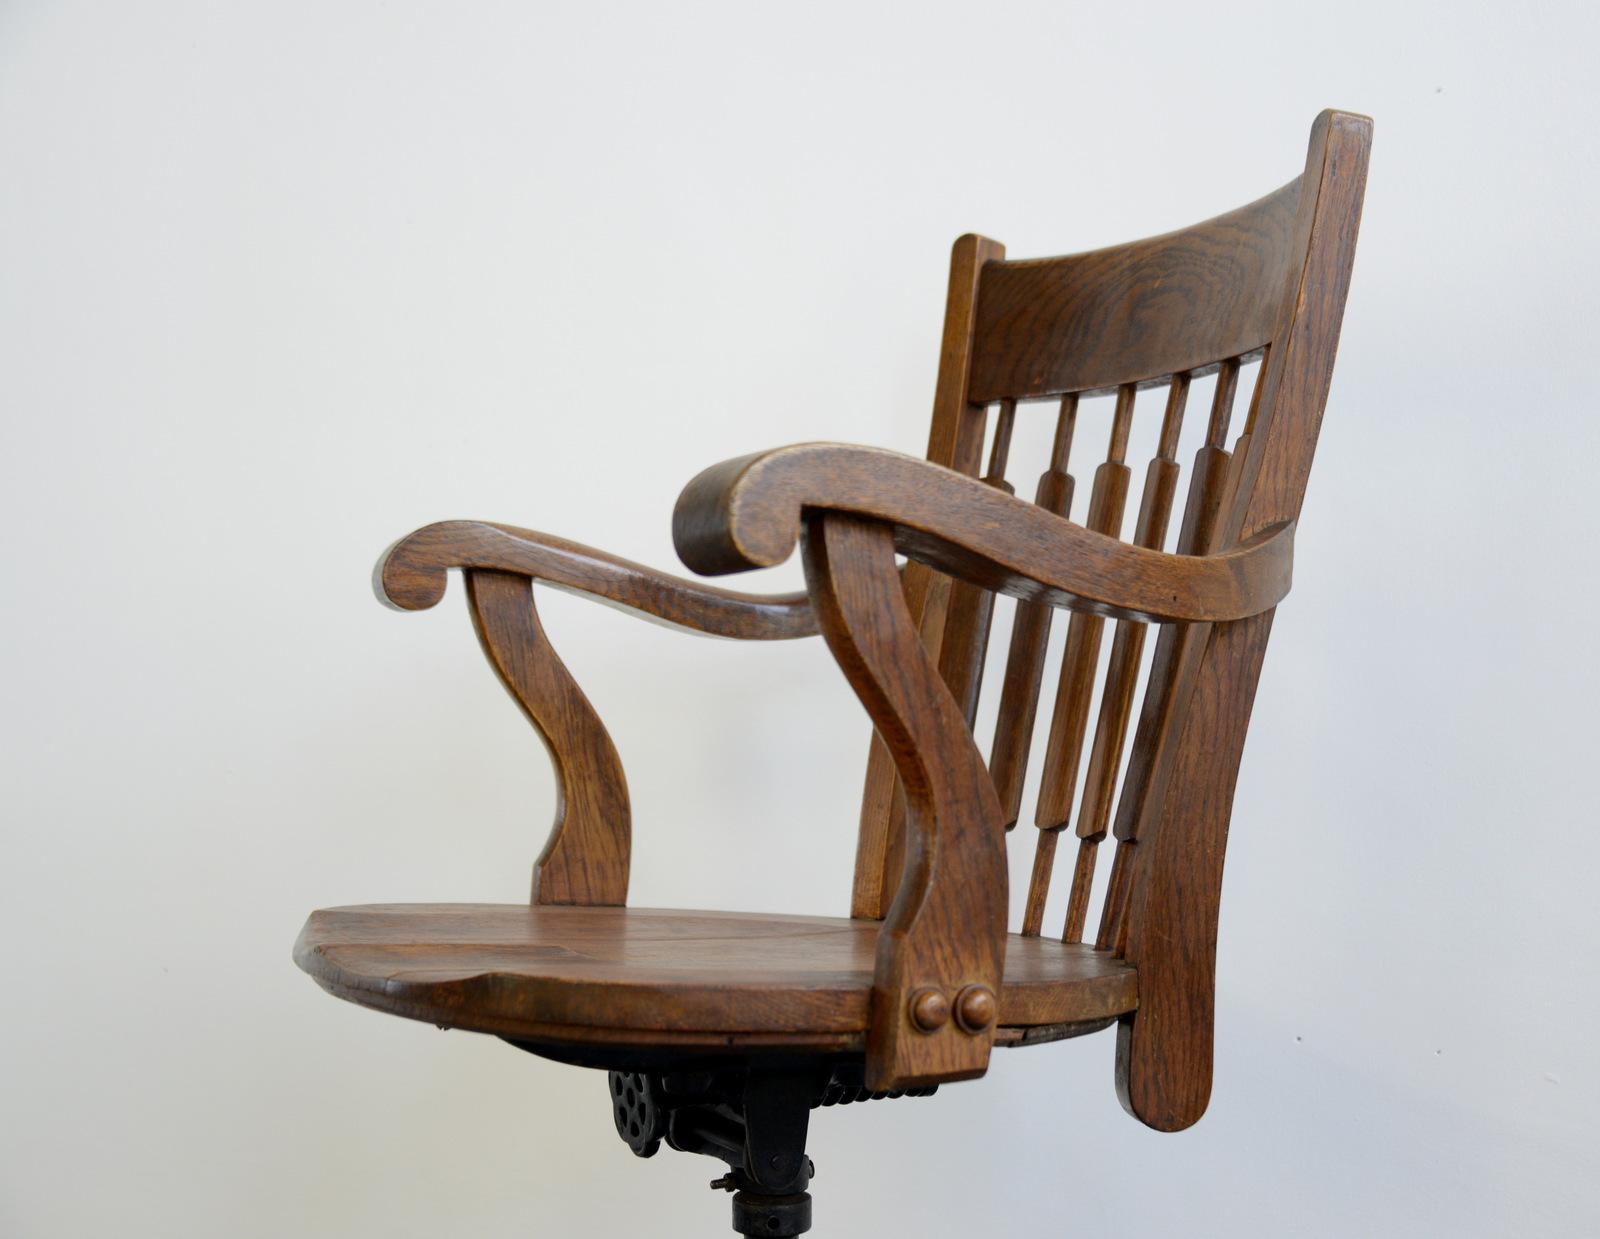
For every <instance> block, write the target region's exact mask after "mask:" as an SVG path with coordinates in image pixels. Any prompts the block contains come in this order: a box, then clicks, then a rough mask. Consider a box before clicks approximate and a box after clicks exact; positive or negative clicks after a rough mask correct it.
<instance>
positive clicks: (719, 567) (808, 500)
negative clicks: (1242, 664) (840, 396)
mask: <svg viewBox="0 0 1600 1239" xmlns="http://www.w3.org/2000/svg"><path fill="white" fill-rule="evenodd" d="M806 509H822V510H826V511H833V512H849V513H853V514H855V515H857V516H863V517H868V518H871V519H876V520H878V521H881V522H883V523H884V524H886V525H888V526H889V527H890V528H891V530H892V532H893V534H894V544H895V549H896V550H898V551H899V552H900V553H901V554H903V555H905V556H906V557H907V558H909V559H912V560H916V561H918V562H921V563H925V564H928V565H930V566H932V567H935V568H938V569H939V570H940V571H942V572H946V573H949V574H950V575H952V576H958V577H960V578H961V579H962V580H965V581H968V582H971V583H973V584H977V585H982V586H983V587H984V588H985V589H990V590H993V591H995V592H998V593H1003V594H1010V595H1011V596H1012V597H1016V598H1024V599H1029V600H1037V601H1041V602H1049V603H1051V604H1052V605H1054V606H1061V607H1068V608H1070V609H1072V610H1077V611H1087V612H1092V613H1094V614H1098V615H1106V616H1112V617H1119V618H1130V619H1144V620H1162V621H1165V620H1183V621H1196V620H1200V621H1216V620H1225V619H1241V618H1243V617H1245V616H1247V615H1255V614H1258V613H1260V612H1262V611H1266V610H1270V609H1271V608H1272V607H1274V606H1276V605H1277V603H1278V602H1279V601H1280V600H1281V599H1282V598H1283V597H1284V596H1285V595H1286V594H1287V593H1288V592H1289V585H1290V581H1291V568H1292V563H1293V554H1294V522H1293V521H1281V522H1278V523H1277V524H1274V525H1270V526H1267V527H1264V528H1262V529H1261V530H1259V531H1258V532H1257V534H1256V536H1255V537H1253V538H1251V539H1249V540H1246V541H1242V542H1240V543H1239V544H1238V545H1237V546H1233V547H1230V548H1229V549H1228V550H1227V551H1225V552H1222V553H1220V554H1216V555H1203V556H1190V555H1169V554H1166V553H1164V552H1161V551H1151V550H1146V549H1145V548H1144V547H1139V546H1130V545H1129V544H1128V543H1126V542H1119V541H1118V540H1117V539H1116V538H1113V537H1109V536H1107V535H1106V534H1102V533H1096V532H1095V531H1094V530H1092V529H1086V528H1085V527H1083V526H1081V525H1075V524H1073V523H1072V522H1070V521H1064V520H1061V519H1059V518H1058V517H1055V516H1053V515H1051V514H1050V513H1048V512H1046V511H1044V510H1042V509H1041V508H1038V507H1036V506H1035V505H1034V504H1031V503H1028V502H1026V501H1024V500H1021V499H1017V498H1016V497H1014V496H1012V495H1008V494H1005V493H1004V492H1003V491H1000V490H997V489H996V488H994V487H991V486H985V485H984V484H983V483H982V482H979V481H976V480H975V479H972V478H969V477H965V476H963V475H961V474H959V473H956V472H955V471H954V470H951V469H943V468H940V467H939V466H938V465H930V464H928V463H926V462H925V461H920V460H917V459H915V458H914V457H910V456H902V455H900V454H899V453H897V452H887V451H883V450H881V449H878V448H867V447H852V446H849V445H846V444H839V443H811V444H799V445H797V446H794V447H785V448H778V449H777V450H775V451H771V452H759V453H756V454H755V455H753V456H743V457H739V458H738V459H735V460H729V461H725V462H723V463H722V464H720V465H715V466H713V467H712V468H710V469H707V470H706V471H705V472H703V473H701V474H700V475H699V476H698V477H696V478H695V479H694V480H693V481H691V482H690V483H689V485H688V486H687V487H685V488H684V491H683V494H682V495H681V496H680V498H679V500H678V506H677V508H676V510H675V511H674V513H673V539H674V541H675V543H676V545H677V547H678V553H679V555H680V556H682V558H683V560H684V562H685V563H687V564H689V565H690V566H691V567H693V568H694V569H695V570H696V571H698V572H704V573H708V574H716V573H727V572H740V571H744V570H746V569H749V568H766V567H771V566H773V565H774V564H778V563H782V562H783V561H784V560H785V559H787V558H788V557H789V554H790V553H791V552H792V551H793V550H794V548H795V544H796V539H797V538H798V536H799V533H800V526H801V512H802V511H803V510H806Z"/></svg>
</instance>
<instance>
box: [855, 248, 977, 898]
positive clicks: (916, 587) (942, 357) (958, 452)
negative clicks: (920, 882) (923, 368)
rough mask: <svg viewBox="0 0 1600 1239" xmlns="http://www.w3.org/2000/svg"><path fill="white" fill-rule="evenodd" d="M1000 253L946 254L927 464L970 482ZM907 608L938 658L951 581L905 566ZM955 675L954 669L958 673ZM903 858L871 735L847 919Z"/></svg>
mask: <svg viewBox="0 0 1600 1239" xmlns="http://www.w3.org/2000/svg"><path fill="white" fill-rule="evenodd" d="M1005 256H1006V250H1005V246H1003V245H1001V244H1000V243H999V242H998V241H991V240H989V239H988V238H987V237H980V236H975V235H973V234H971V233H969V234H967V235H966V236H963V237H958V238H957V239H956V243H955V244H954V245H953V246H952V247H951V249H950V280H949V285H948V288H947V289H946V292H945V307H944V336H943V338H942V340H941V341H940V346H939V374H938V379H937V382H936V384H935V387H934V394H933V423H932V425H931V427H930V428H929V430H928V460H929V461H931V462H932V463H933V464H936V465H946V466H948V467H949V468H952V469H955V470H956V471H957V472H960V473H966V474H971V475H975V474H976V473H977V472H978V463H979V459H980V456H981V453H982V451H983V432H984V427H985V425H986V424H987V416H988V414H987V410H986V409H985V408H984V406H983V405H981V404H978V405H975V404H973V402H972V401H971V400H970V399H968V396H967V392H968V389H969V388H970V387H971V385H972V376H971V366H972V343H973V331H974V329H975V326H976V318H977V306H978V285H979V281H980V279H981V278H982V276H983V273H984V271H985V270H986V269H987V268H988V267H989V266H990V265H992V264H993V263H996V262H999V261H1000V260H1001V259H1003V258H1005ZM905 591H906V606H907V608H908V609H909V610H910V612H911V616H912V618H913V619H914V620H915V621H916V622H917V624H918V625H919V626H920V628H921V630H922V640H923V644H925V645H926V646H927V647H928V650H929V652H930V653H931V654H932V655H933V657H934V658H940V657H941V651H942V647H943V643H944V628H945V617H946V614H947V613H948V611H949V607H950V594H951V581H950V578H949V577H947V576H943V575H941V574H940V573H937V572H935V571H933V569H932V568H930V567H929V566H928V565H926V564H921V563H915V562H913V563H911V564H908V565H907V566H906V579H905ZM957 670H959V668H958V669H957ZM904 857H905V791H904V789H903V788H901V786H900V779H899V775H898V774H896V772H895V765H894V758H893V757H892V756H891V755H890V752H889V749H888V747H887V746H886V745H885V744H884V742H883V739H882V737H881V736H878V735H877V734H876V733H874V734H873V737H872V743H871V746H870V748H869V750H868V753H867V778H866V786H865V788H864V789H863V791H862V796H861V825H860V830H859V841H858V843H857V847H856V867H855V876H854V879H853V882H852V887H851V895H850V915H851V916H870V917H875V918H876V917H882V916H883V915H884V913H885V912H886V911H887V910H888V908H889V905H890V904H891V903H892V902H893V900H894V893H895V885H896V883H897V882H898V881H899V874H900V868H901V863H902V861H903V860H904Z"/></svg>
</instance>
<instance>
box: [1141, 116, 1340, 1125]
mask: <svg viewBox="0 0 1600 1239" xmlns="http://www.w3.org/2000/svg"><path fill="white" fill-rule="evenodd" d="M1371 139H1372V123H1371V121H1369V120H1368V119H1367V118H1365V117H1361V116H1353V115H1350V114H1348V113H1338V112H1325V113H1323V114H1322V116H1320V117H1319V118H1318V121H1317V124H1316V126H1315V128H1314V129H1313V130H1312V136H1311V145H1310V150H1309V152H1308V156H1307V162H1306V173H1305V177H1304V182H1305V185H1306V193H1305V195H1304V197H1303V200H1302V202H1301V203H1300V209H1299V212H1298V215H1297V218H1296V224H1295V228H1296V233H1297V236H1298V237H1300V238H1303V243H1302V244H1300V245H1298V246H1297V252H1300V253H1303V254H1304V255H1305V258H1304V261H1303V263H1301V264H1298V267H1297V269H1296V270H1295V271H1294V272H1293V273H1292V274H1291V277H1290V278H1289V280H1288V281H1287V288H1286V289H1285V292H1284V295H1283V298H1282V309H1281V311H1280V314H1281V321H1280V323H1279V326H1278V329H1277V330H1276V331H1275V333H1274V336H1273V347H1272V351H1271V354H1270V356H1269V357H1268V358H1267V362H1266V369H1265V371H1264V372H1263V374H1262V378H1261V391H1260V395H1259V397H1258V400H1257V402H1256V408H1255V410H1254V415H1253V417H1252V421H1251V424H1250V426H1249V431H1250V433H1248V434H1247V435H1246V436H1245V442H1244V443H1243V444H1241V445H1240V446H1239V447H1238V448H1236V459H1240V458H1242V460H1243V464H1242V466H1241V467H1240V468H1238V469H1237V470H1236V471H1235V476H1236V477H1237V479H1238V481H1237V484H1236V485H1235V486H1234V488H1233V491H1232V493H1231V495H1230V496H1229V497H1228V499H1227V500H1226V503H1227V508H1226V516H1225V519H1224V521H1223V522H1222V523H1221V524H1220V525H1219V528H1218V531H1217V535H1216V538H1215V540H1214V546H1224V547H1225V546H1227V545H1230V544H1231V543H1232V542H1233V540H1234V539H1237V538H1242V537H1246V536H1248V535H1249V533H1250V532H1251V531H1255V530H1260V529H1263V528H1266V527H1268V526H1269V525H1271V524H1272V523H1274V522H1276V521H1280V520H1292V519H1295V518H1296V517H1297V516H1298V515H1299V512H1300V508H1301V504H1302V501H1303V499H1304V494H1305V483H1306V479H1307V477H1308V475H1309V472H1310V467H1311V458H1312V455H1313V453H1314V451H1315V448H1316V441H1317V434H1318V430H1319V428H1320V425H1321V421H1322V413H1323V409H1324V408H1325V406H1326V402H1327V396H1328V387H1329V384H1330V382H1331V379H1332V373H1333V360H1334V353H1335V351H1336V349H1337V347H1338V339H1339V326H1340V323H1341V321H1342V319H1343V315H1344V303H1345V297H1346V295H1347V293H1348V290H1349V283H1350V271H1351V267H1352V265H1353V262H1354V257H1355V242H1356V233H1357V230H1358V228H1359V226H1360V219H1361V202H1362V197H1363V195H1364V192H1365V188H1366V171H1367V160H1368V156H1369V153H1370V149H1371ZM1271 627H1272V613H1271V612H1265V613H1262V614H1261V615H1257V616H1254V617H1249V618H1245V619H1242V620H1240V621H1237V622H1233V623H1226V624H1216V625H1191V626H1189V627H1188V628H1187V629H1186V630H1185V632H1184V635H1183V637H1182V638H1181V644H1180V646H1179V648H1177V649H1176V650H1175V653H1174V659H1175V661H1176V663H1177V664H1178V671H1177V672H1176V673H1175V676H1174V680H1175V682H1176V683H1177V684H1178V685H1179V686H1180V687H1179V690H1175V691H1174V692H1173V694H1172V700H1173V702H1174V703H1175V704H1174V706H1173V708H1171V709H1169V711H1168V714H1169V716H1170V717H1169V720H1168V722H1167V724H1166V726H1165V727H1163V728H1162V729H1161V731H1162V733H1163V734H1162V736H1161V739H1162V740H1163V741H1165V743H1164V744H1163V745H1162V748H1163V749H1164V750H1165V751H1163V752H1159V753H1158V754H1157V755H1156V760H1155V761H1154V762H1153V763H1152V765H1151V778H1152V780H1153V781H1156V782H1157V783H1158V787H1159V792H1158V793H1157V794H1153V795H1151V797H1150V798H1149V800H1148V801H1147V804H1146V810H1145V820H1144V822H1143V823H1142V825H1141V827H1140V828H1139V829H1138V830H1137V832H1136V833H1137V834H1138V835H1139V842H1138V847H1139V849H1140V850H1141V852H1143V853H1145V856H1144V859H1143V860H1142V861H1141V863H1140V867H1139V875H1138V878H1139V880H1138V882H1137V884H1136V886H1135V889H1134V890H1133V892H1132V894H1131V897H1130V905H1129V910H1128V921H1129V926H1128V935H1127V951H1126V957H1127V959H1128V960H1129V962H1131V963H1133V964H1134V965H1135V966H1136V967H1137V968H1138V969H1139V974H1140V985H1141V1010H1140V1013H1139V1015H1138V1017H1137V1018H1134V1019H1130V1020H1126V1021H1124V1022H1123V1024H1122V1025H1121V1027H1120V1029H1119V1033H1118V1043H1117V1087H1118V1095H1119V1096H1120V1097H1121V1098H1122V1100H1123V1104H1124V1105H1125V1106H1126V1107H1127V1108H1128V1110H1129V1111H1130V1112H1131V1113H1133V1114H1134V1115H1136V1116H1137V1117H1138V1118H1139V1119H1141V1120H1142V1121H1143V1122H1144V1123H1146V1124H1148V1125H1149V1126H1151V1127H1156V1128H1159V1129H1162V1130H1176V1129H1179V1128H1183V1127H1187V1126H1189V1125H1190V1124H1192V1123H1194V1122H1195V1121H1196V1120H1198V1119H1199V1117H1200V1116H1201V1114H1203V1113H1204V1112H1205V1108H1206V1105H1207V1102H1208V1101H1209V1099H1210V1095H1211V1048H1212V1036H1213V1007H1214V1003H1215V970H1216V931H1217V915H1218V911H1219V907H1220V899H1221V883H1222V861H1223V855H1224V851H1225V849H1226V845H1227V833H1228V821H1229V815H1230V813H1231V810H1232V803H1233V789H1234V784H1235V780H1236V779H1237V777H1238V771H1239V760H1240V757H1241V755H1242V751H1243V744H1244V736H1245V731H1246V728H1247V726H1248V723H1249V717H1250V709H1251V706H1252V704H1253V702H1254V699H1255V689H1256V683H1257V679H1258V677H1259V675H1260V669H1261V660H1262V657H1263V655H1264V653H1265V648H1266V641H1267V637H1268V635H1269V633H1270V631H1271ZM1191 668H1192V670H1191ZM1190 684H1192V688H1188V690H1187V691H1180V690H1181V689H1183V688H1185V687H1187V685H1190ZM1178 703H1181V708H1180V707H1179V704H1178Z"/></svg>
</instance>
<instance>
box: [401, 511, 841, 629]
mask: <svg viewBox="0 0 1600 1239" xmlns="http://www.w3.org/2000/svg"><path fill="white" fill-rule="evenodd" d="M450 568H482V569H492V570H494V571H496V572H509V573H516V574H518V575H521V576H524V577H530V578H532V579H534V580H537V581H539V582H541V583H542V584H545V585H549V586H552V587H554V588H556V589H561V590H567V591H569V592H571V593H576V594H586V595H588V596H590V597H592V598H595V599H596V600H598V601H601V602H605V603H609V604H610V605H612V606H615V607H617V608H619V609H620V610H624V611H630V612H633V613H634V614H636V615H639V616H641V617H643V618H645V619H649V620H653V621H656V622H658V623H662V624H667V625H669V626H671V627H675V628H682V629H685V630H687V631H689V632H697V633H704V634H707V635H709V636H714V637H732V638H738V639H740V640H745V641H782V640H788V639H792V638H795V637H809V636H813V635H814V634H815V633H816V631H817V622H816V619H815V617H814V616H813V615H812V614H811V600H810V599H809V598H807V597H806V595H805V594H804V593H803V592H799V593H789V594H770V595H761V594H742V593H738V592H736V591H734V590H731V589H718V588H717V587H716V586H714V585H706V584H703V583H702V582H699V581H689V580H685V579H684V578H682V577H676V576H672V575H670V574H669V573H665V572H658V571H656V570H655V569H654V568H647V567H645V566H644V565H643V564H636V563H633V562H631V561H630V560H626V559H622V558H621V557H619V556H616V555H610V554H607V553H606V552H605V551H597V550H595V549H594V548H593V547H588V546H584V545H582V544H581V543H578V542H569V541H567V540H566V539H565V538H557V537H555V536H554V535H553V534H546V533H536V532H534V531H533V530H531V529H518V528H516V527H515V526H513V525H496V524H492V523H490V522H488V521H440V522H438V523H437V524H433V525H425V526H423V527H422V528H421V529H418V530H416V531H415V532H413V533H409V534H407V535H406V536H405V537H403V538H401V539H400V540H399V541H398V542H396V543H395V544H394V545H393V546H391V547H390V548H389V549H388V550H387V551H385V552H384V553H383V556H382V558H380V559H379V560H378V566H377V568H376V569H375V570H374V571H373V587H374V589H375V590H376V592H377V595H378V599H379V601H381V602H383V603H385V604H387V605H389V606H392V607H394V608H395V609H396V610H401V611H421V610H425V609H426V608H428V607H431V606H434V605H435V604H436V603H437V602H438V601H439V599H441V598H443V597H444V589H445V573H446V570H447V569H450Z"/></svg>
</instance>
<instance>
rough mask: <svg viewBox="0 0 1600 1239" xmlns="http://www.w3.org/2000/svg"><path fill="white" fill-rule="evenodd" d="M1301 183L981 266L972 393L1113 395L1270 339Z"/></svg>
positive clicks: (983, 396)
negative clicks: (1158, 227)
mask: <svg viewBox="0 0 1600 1239" xmlns="http://www.w3.org/2000/svg"><path fill="white" fill-rule="evenodd" d="M1299 200H1300V181H1299V180H1295V181H1291V182H1290V183H1289V184H1287V185H1285V186H1284V187H1283V188H1282V189H1279V190H1277V191H1276V192H1274V193H1271V194H1268V195H1267V196H1266V197H1265V198H1262V199H1260V200H1259V201H1257V202H1253V203H1251V204H1250V205H1249V206H1246V207H1241V208H1240V209H1239V210H1237V211H1230V212H1229V213H1228V214H1226V215H1221V216H1218V217H1217V218H1216V219H1213V220H1210V221H1208V222H1206V223H1204V224H1197V225H1195V226H1194V227H1192V228H1185V229H1182V230H1181V231H1178V232H1172V233H1168V234H1167V235H1166V236H1162V237H1154V238H1151V239H1150V240H1145V241H1134V242H1132V243H1131V244H1128V245H1117V246H1112V247H1111V248H1109V249H1103V250H1094V251H1092V252H1090V253H1085V254H1072V255H1068V256H1067V257H1064V258H1033V259H1025V260H1023V261H1020V262H996V263H993V264H992V265H990V266H989V267H988V268H987V269H986V270H985V272H984V277H983V287H982V289H981V290H980V292H979V296H978V314H977V322H976V324H975V328H974V332H973V337H974V341H975V345H974V355H973V358H972V367H971V369H972V386H971V388H970V391H969V395H970V397H971V399H973V400H980V401H988V400H999V399H1001V398H1003V397H1011V398H1013V399H1027V398H1032V397H1039V396H1055V395H1060V394H1062V393H1063V392H1071V391H1076V392H1094V391H1105V390H1110V389H1112V388H1115V387H1118V386H1120V385H1121V384H1123V383H1129V382H1139V383H1141V384H1142V383H1146V382H1162V381H1165V378H1166V376H1168V375H1172V374H1184V373H1191V374H1194V375H1199V374H1203V373H1206V372H1208V371H1209V370H1210V369H1211V368H1213V367H1215V365H1216V364H1217V363H1218V362H1219V361H1220V360H1222V359H1223V358H1228V357H1240V356H1244V355H1246V354H1249V353H1251V352H1253V351H1255V350H1256V349H1259V348H1261V347H1262V345H1264V344H1266V343H1267V341H1268V340H1269V339H1271V338H1272V331H1273V328H1274V327H1275V326H1276V325H1277V315H1278V310H1279V296H1278V294H1279V291H1280V288H1281V273H1282V272H1283V271H1285V270H1286V269H1287V267H1288V265H1289V264H1291V263H1292V262H1293V260H1294V240H1295V234H1294V231H1293V224H1294V219H1295V208H1296V206H1297V204H1298V203H1299Z"/></svg>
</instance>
